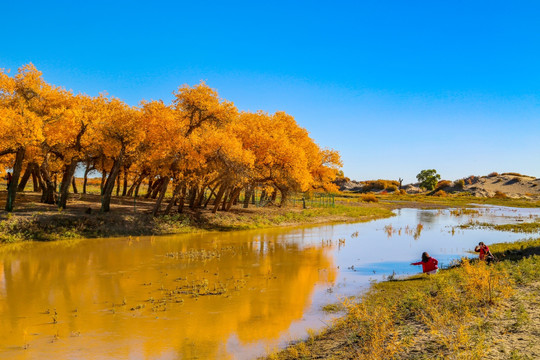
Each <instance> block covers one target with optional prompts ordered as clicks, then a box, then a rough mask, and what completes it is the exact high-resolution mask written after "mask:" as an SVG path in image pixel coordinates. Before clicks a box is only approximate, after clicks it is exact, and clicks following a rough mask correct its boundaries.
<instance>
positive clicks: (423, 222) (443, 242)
mask: <svg viewBox="0 0 540 360" xmlns="http://www.w3.org/2000/svg"><path fill="white" fill-rule="evenodd" d="M538 216H540V211H539V210H537V209H536V210H534V209H517V210H516V209H508V208H499V207H488V208H482V209H480V212H479V213H478V214H452V213H451V212H450V210H417V209H401V210H397V211H396V216H395V217H393V218H389V219H382V220H376V221H372V222H368V223H359V224H338V225H324V226H316V227H302V228H282V229H268V230H257V231H242V232H231V233H208V234H196V235H175V236H161V237H140V238H115V239H83V240H76V241H60V242H55V243H26V244H16V245H13V246H12V245H7V246H3V247H1V248H0V359H110V358H114V359H252V358H256V357H257V356H261V355H264V354H265V353H268V352H270V351H273V350H275V349H278V348H279V347H281V346H283V345H285V344H286V343H287V342H289V341H291V340H293V339H297V338H301V337H305V336H306V334H307V333H308V329H314V330H318V329H322V328H323V327H325V326H326V325H327V324H329V322H330V321H331V318H332V316H336V315H329V314H325V313H324V311H322V307H323V306H324V305H326V304H329V303H334V302H337V301H340V299H343V298H345V297H346V296H350V295H356V294H359V293H360V292H361V291H362V290H363V289H366V288H367V287H368V286H369V283H370V281H372V280H381V279H383V278H384V277H385V276H389V275H391V274H395V275H397V276H403V275H407V274H414V273H416V272H418V271H420V267H414V266H411V265H409V263H410V262H412V261H419V259H420V255H421V253H422V252H423V251H427V252H429V253H430V254H431V255H432V256H434V257H435V258H437V259H438V260H439V264H441V263H442V265H443V266H444V265H445V264H446V265H447V264H449V263H450V262H451V261H453V260H455V259H459V258H460V257H462V256H474V255H472V254H470V253H469V251H470V250H471V249H473V248H474V245H476V244H477V243H478V242H479V241H484V242H485V243H494V242H504V241H515V240H517V239H520V238H524V237H526V236H525V235H523V234H516V233H510V232H496V231H491V230H486V229H474V228H473V229H459V228H458V227H457V226H458V225H460V224H465V223H468V222H470V221H480V222H491V223H511V222H518V221H530V220H531V219H534V218H536V217H538Z"/></svg>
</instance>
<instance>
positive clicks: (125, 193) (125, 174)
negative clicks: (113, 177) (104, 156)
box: [122, 166, 128, 196]
mask: <svg viewBox="0 0 540 360" xmlns="http://www.w3.org/2000/svg"><path fill="white" fill-rule="evenodd" d="M127 187H128V168H127V167H125V166H124V187H123V189H122V196H126V195H127V190H128V188H127Z"/></svg>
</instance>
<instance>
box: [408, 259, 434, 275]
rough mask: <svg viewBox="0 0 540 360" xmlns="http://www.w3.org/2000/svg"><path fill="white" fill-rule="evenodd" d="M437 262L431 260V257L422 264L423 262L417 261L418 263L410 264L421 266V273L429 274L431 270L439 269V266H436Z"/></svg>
mask: <svg viewBox="0 0 540 360" xmlns="http://www.w3.org/2000/svg"><path fill="white" fill-rule="evenodd" d="M438 263H439V262H438V261H437V259H435V258H433V257H430V258H429V259H428V261H426V262H423V261H419V262H415V263H412V264H413V265H422V271H423V272H425V273H426V272H430V271H433V270H437V269H438V268H439V266H437V264H438Z"/></svg>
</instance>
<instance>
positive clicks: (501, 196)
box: [493, 190, 508, 199]
mask: <svg viewBox="0 0 540 360" xmlns="http://www.w3.org/2000/svg"><path fill="white" fill-rule="evenodd" d="M493 197H494V198H496V199H506V198H508V196H507V195H506V194H505V193H503V192H501V191H499V190H497V191H495V195H493Z"/></svg>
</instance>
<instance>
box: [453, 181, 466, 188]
mask: <svg viewBox="0 0 540 360" xmlns="http://www.w3.org/2000/svg"><path fill="white" fill-rule="evenodd" d="M454 186H455V187H456V188H458V189H463V188H464V187H465V180H463V179H459V180H456V181H454Z"/></svg>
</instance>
